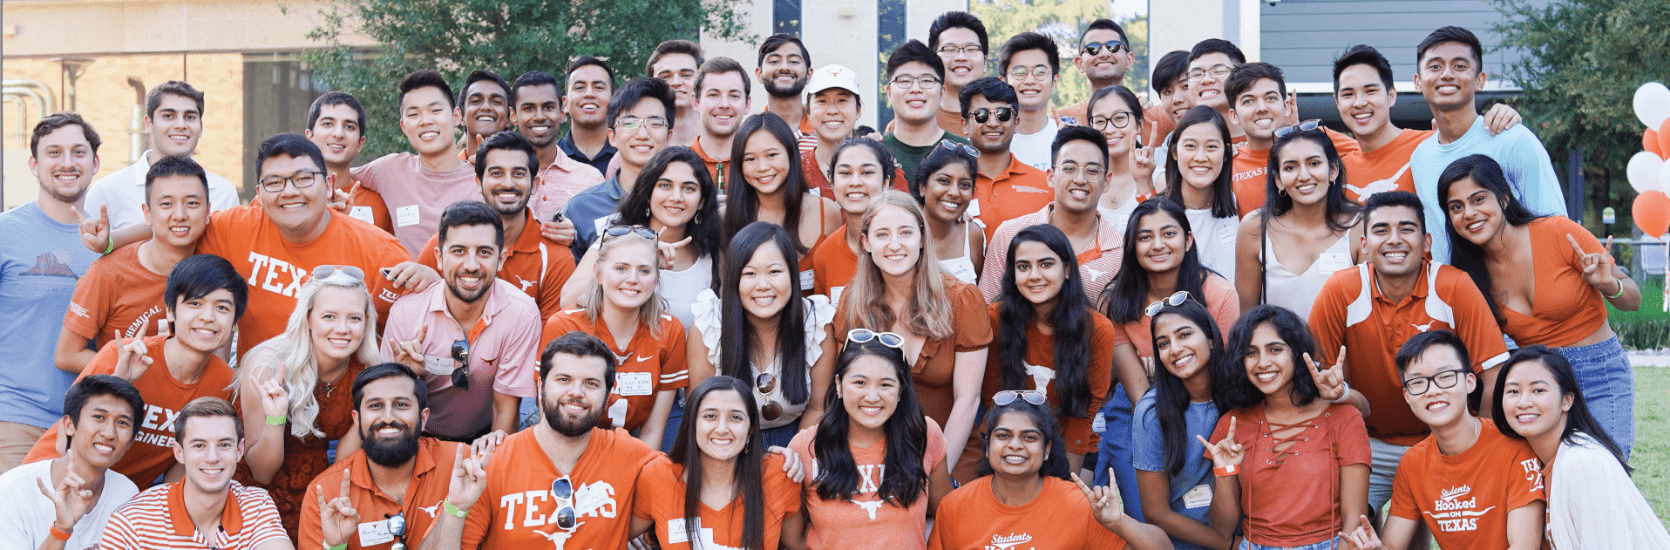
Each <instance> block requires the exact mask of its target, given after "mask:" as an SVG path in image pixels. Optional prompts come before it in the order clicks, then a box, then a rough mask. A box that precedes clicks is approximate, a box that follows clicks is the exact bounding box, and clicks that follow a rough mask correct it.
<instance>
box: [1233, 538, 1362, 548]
mask: <svg viewBox="0 0 1670 550" xmlns="http://www.w3.org/2000/svg"><path fill="white" fill-rule="evenodd" d="M1238 548H1239V550H1335V549H1338V548H1345V545H1344V541H1341V540H1340V539H1339V537H1334V538H1333V539H1330V540H1325V541H1322V542H1318V543H1316V544H1304V545H1300V546H1264V545H1262V544H1253V543H1251V542H1247V540H1246V539H1241V546H1239V547H1238Z"/></svg>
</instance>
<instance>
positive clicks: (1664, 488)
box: [1629, 367, 1670, 528]
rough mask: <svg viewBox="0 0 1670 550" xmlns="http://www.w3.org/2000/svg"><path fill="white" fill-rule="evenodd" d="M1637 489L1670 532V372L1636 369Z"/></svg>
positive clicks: (1633, 463)
mask: <svg viewBox="0 0 1670 550" xmlns="http://www.w3.org/2000/svg"><path fill="white" fill-rule="evenodd" d="M1629 464H1630V466H1633V467H1634V468H1635V475H1634V479H1635V486H1636V487H1639V488H1640V489H1641V494H1643V495H1646V497H1647V502H1648V503H1650V504H1652V505H1653V511H1655V512H1657V513H1658V518H1659V521H1663V522H1664V523H1665V526H1666V527H1667V528H1670V368H1663V367H1640V368H1637V369H1635V449H1634V450H1633V451H1632V452H1631V454H1630V459H1629Z"/></svg>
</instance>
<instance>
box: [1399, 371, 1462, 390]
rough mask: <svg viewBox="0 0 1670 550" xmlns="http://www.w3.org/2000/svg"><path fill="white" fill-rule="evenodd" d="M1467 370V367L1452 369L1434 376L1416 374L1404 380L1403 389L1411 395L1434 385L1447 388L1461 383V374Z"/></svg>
mask: <svg viewBox="0 0 1670 550" xmlns="http://www.w3.org/2000/svg"><path fill="white" fill-rule="evenodd" d="M1467 372H1468V371H1467V370H1465V369H1452V370H1447V371H1444V372H1440V373H1438V374H1434V375H1432V376H1416V377H1414V378H1410V379H1408V380H1404V381H1403V391H1405V392H1408V393H1409V395H1421V394H1424V393H1426V390H1428V389H1430V388H1431V387H1432V386H1438V389H1441V390H1447V389H1450V388H1453V387H1455V385H1456V384H1457V383H1460V382H1461V375H1463V374H1467Z"/></svg>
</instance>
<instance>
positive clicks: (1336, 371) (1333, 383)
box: [1305, 346, 1351, 403]
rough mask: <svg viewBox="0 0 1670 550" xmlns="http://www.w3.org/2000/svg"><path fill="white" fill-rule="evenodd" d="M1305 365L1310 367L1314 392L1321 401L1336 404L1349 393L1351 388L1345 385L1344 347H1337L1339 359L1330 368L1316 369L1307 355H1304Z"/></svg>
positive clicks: (1313, 362)
mask: <svg viewBox="0 0 1670 550" xmlns="http://www.w3.org/2000/svg"><path fill="white" fill-rule="evenodd" d="M1305 365H1307V366H1309V367H1310V377H1311V379H1312V380H1315V381H1316V390H1317V392H1318V393H1320V394H1321V395H1322V398H1323V399H1327V400H1328V401H1331V402H1336V403H1337V402H1340V401H1342V400H1344V399H1345V396H1346V394H1347V393H1349V392H1350V391H1351V386H1349V385H1347V384H1346V383H1345V346H1340V347H1339V358H1338V359H1336V360H1335V361H1334V365H1333V366H1331V367H1328V368H1326V369H1323V368H1318V367H1317V365H1316V360H1315V359H1311V357H1310V354H1309V353H1306V354H1305Z"/></svg>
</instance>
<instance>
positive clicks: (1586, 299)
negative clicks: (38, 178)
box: [76, 216, 1606, 347]
mask: <svg viewBox="0 0 1670 550" xmlns="http://www.w3.org/2000/svg"><path fill="white" fill-rule="evenodd" d="M1529 227H1530V230H1531V264H1532V267H1531V270H1532V272H1533V273H1535V274H1536V288H1535V289H1534V290H1533V296H1532V300H1531V314H1530V315H1526V314H1523V313H1520V312H1518V311H1514V310H1513V309H1511V308H1508V307H1507V306H1505V305H1502V304H1497V306H1498V307H1500V308H1501V310H1502V318H1503V319H1504V321H1505V322H1503V323H1502V324H1501V327H1502V332H1505V333H1507V334H1508V336H1509V337H1511V338H1513V341H1514V342H1516V343H1518V344H1519V345H1521V346H1529V345H1532V344H1542V345H1545V346H1548V347H1564V346H1569V345H1572V344H1575V343H1577V342H1580V341H1582V340H1583V339H1584V338H1587V337H1588V336H1589V335H1590V334H1594V333H1595V331H1596V330H1600V327H1602V326H1605V325H1606V300H1605V298H1602V297H1601V295H1600V291H1599V290H1595V287H1592V286H1589V283H1588V282H1587V281H1584V280H1583V258H1582V257H1581V256H1578V255H1577V252H1575V251H1573V250H1572V249H1571V243H1569V242H1566V235H1571V236H1572V237H1573V238H1575V239H1577V244H1578V246H1581V247H1583V251H1584V252H1589V253H1595V252H1600V251H1601V250H1602V249H1601V247H1600V240H1599V239H1596V238H1595V236H1594V235H1592V234H1590V233H1589V230H1588V229H1585V228H1584V227H1583V226H1581V225H1577V222H1574V221H1571V219H1570V218H1567V217H1565V216H1549V217H1546V218H1540V219H1537V220H1535V221H1532V222H1531V223H1530V226H1529ZM76 290H78V291H79V290H80V289H79V288H78V289H76Z"/></svg>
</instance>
